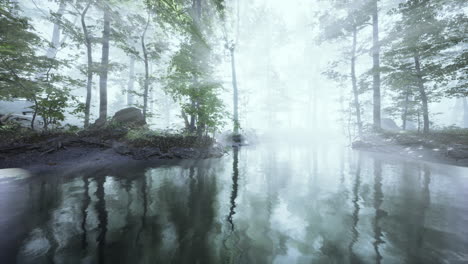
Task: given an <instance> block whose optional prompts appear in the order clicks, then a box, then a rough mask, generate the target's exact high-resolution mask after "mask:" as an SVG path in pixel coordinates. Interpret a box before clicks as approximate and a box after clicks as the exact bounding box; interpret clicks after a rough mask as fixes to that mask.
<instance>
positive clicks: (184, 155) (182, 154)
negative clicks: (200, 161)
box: [169, 147, 200, 159]
mask: <svg viewBox="0 0 468 264" xmlns="http://www.w3.org/2000/svg"><path fill="white" fill-rule="evenodd" d="M169 153H170V154H172V155H173V156H174V157H176V158H179V159H196V158H199V157H200V151H199V150H197V149H194V148H179V147H173V148H170V149H169Z"/></svg>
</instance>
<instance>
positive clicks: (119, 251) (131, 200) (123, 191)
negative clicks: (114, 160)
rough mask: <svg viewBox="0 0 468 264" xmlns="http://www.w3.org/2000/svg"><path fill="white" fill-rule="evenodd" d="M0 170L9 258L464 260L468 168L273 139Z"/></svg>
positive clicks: (0, 229) (0, 255)
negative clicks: (200, 154) (176, 159)
mask: <svg viewBox="0 0 468 264" xmlns="http://www.w3.org/2000/svg"><path fill="white" fill-rule="evenodd" d="M0 173H1V174H0V175H1V176H0V224H1V225H0V233H1V234H2V237H1V238H0V260H2V261H1V263H225V262H229V263H444V262H445V263H466V262H467V261H468V230H467V229H466V226H468V197H467V196H466V190H467V188H468V169H466V168H460V167H454V166H449V165H434V164H431V163H421V162H416V161H409V160H402V159H398V158H393V157H389V156H384V155H378V154H373V153H364V152H358V151H348V150H346V149H344V148H342V147H340V146H336V147H335V146H332V147H330V146H302V147H297V146H295V147H291V146H287V145H277V146H275V147H272V146H256V147H244V148H241V149H239V150H238V149H234V150H233V151H232V152H231V153H230V155H228V156H226V157H223V158H221V159H211V160H204V161H183V162H181V163H172V164H157V165H154V164H153V165H150V164H141V163H138V164H134V165H133V166H128V164H125V163H122V164H116V166H111V167H107V168H100V169H97V170H86V171H73V172H71V173H64V172H61V171H57V170H56V171H52V172H49V173H48V172H40V175H28V174H29V173H28V172H27V171H21V170H16V171H12V170H10V171H0ZM14 175H16V176H15V177H13V176H14Z"/></svg>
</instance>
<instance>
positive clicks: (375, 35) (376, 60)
mask: <svg viewBox="0 0 468 264" xmlns="http://www.w3.org/2000/svg"><path fill="white" fill-rule="evenodd" d="M377 3H378V0H371V11H372V43H373V46H372V63H373V67H372V77H373V100H374V104H373V108H374V109H373V110H374V111H373V121H374V129H377V130H378V129H380V128H381V124H380V122H381V102H380V101H381V100H380V99H381V98H380V43H379V9H378V4H377Z"/></svg>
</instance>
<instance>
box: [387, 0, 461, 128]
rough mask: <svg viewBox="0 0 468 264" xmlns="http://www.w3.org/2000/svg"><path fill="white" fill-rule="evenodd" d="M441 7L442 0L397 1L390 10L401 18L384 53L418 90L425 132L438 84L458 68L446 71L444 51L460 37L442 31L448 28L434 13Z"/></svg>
mask: <svg viewBox="0 0 468 264" xmlns="http://www.w3.org/2000/svg"><path fill="white" fill-rule="evenodd" d="M442 7H443V1H429V0H407V1H405V2H404V3H402V4H400V5H399V6H398V8H397V9H395V10H394V13H396V14H398V15H400V16H401V19H400V20H399V21H398V22H396V23H395V26H394V28H393V34H391V35H392V36H394V38H393V39H392V40H391V43H392V45H391V47H390V48H389V50H388V51H387V52H386V55H385V56H387V60H389V59H391V60H393V61H394V62H398V64H399V65H400V66H397V67H398V68H402V67H404V68H406V69H405V71H406V72H408V73H411V74H407V75H406V77H407V78H410V79H411V80H412V82H413V83H414V84H415V86H416V87H417V89H418V93H419V96H418V97H419V100H420V102H421V110H422V116H423V132H424V133H428V132H429V127H430V119H429V103H430V102H431V101H434V100H438V98H439V97H440V96H441V94H440V87H441V86H443V85H447V84H448V81H449V79H450V76H451V75H452V74H453V72H456V69H459V67H454V68H455V69H452V71H449V70H447V66H446V65H447V59H448V58H451V57H452V56H449V55H448V54H447V53H446V52H447V51H448V50H449V49H450V48H452V47H454V46H456V45H458V43H460V41H461V40H460V38H451V37H450V35H446V34H445V33H446V32H447V30H449V29H450V27H448V26H447V25H449V23H448V21H447V20H446V19H444V17H442V16H440V15H439V14H438V10H439V9H441V8H442ZM448 60H449V61H450V59H448ZM452 65H453V64H452ZM395 76H397V77H398V75H395ZM390 77H391V76H390Z"/></svg>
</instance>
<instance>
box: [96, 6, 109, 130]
mask: <svg viewBox="0 0 468 264" xmlns="http://www.w3.org/2000/svg"><path fill="white" fill-rule="evenodd" d="M110 20H111V17H110V10H109V9H108V7H104V31H103V32H102V58H101V70H100V76H99V96H100V97H99V121H100V123H101V124H104V123H106V121H107V75H108V71H109V39H110Z"/></svg>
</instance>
